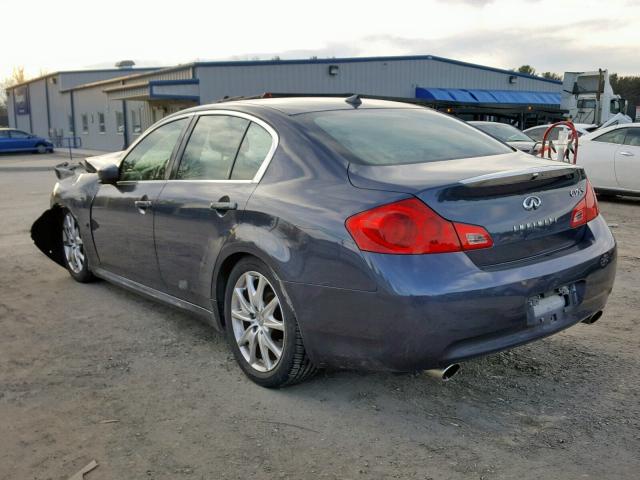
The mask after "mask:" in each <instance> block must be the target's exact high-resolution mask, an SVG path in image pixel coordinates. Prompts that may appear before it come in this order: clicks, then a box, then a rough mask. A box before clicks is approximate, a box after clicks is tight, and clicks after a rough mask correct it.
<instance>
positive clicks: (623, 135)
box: [577, 123, 640, 195]
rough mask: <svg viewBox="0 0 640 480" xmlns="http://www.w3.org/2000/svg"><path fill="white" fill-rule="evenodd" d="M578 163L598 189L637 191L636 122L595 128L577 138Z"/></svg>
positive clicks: (639, 136) (639, 131)
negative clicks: (578, 142) (578, 140)
mask: <svg viewBox="0 0 640 480" xmlns="http://www.w3.org/2000/svg"><path fill="white" fill-rule="evenodd" d="M577 163H578V165H580V166H582V167H583V168H584V169H585V171H586V172H587V175H588V177H589V180H590V181H591V183H592V184H593V186H594V187H595V189H596V190H597V191H599V192H602V193H609V194H614V195H618V194H622V195H640V123H627V124H622V125H615V126H613V127H609V128H605V129H598V130H596V131H595V132H592V133H590V134H588V135H584V136H583V137H582V138H580V144H579V145H578V159H577Z"/></svg>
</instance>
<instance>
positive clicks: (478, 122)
mask: <svg viewBox="0 0 640 480" xmlns="http://www.w3.org/2000/svg"><path fill="white" fill-rule="evenodd" d="M467 123H470V124H471V125H504V126H505V127H511V128H515V129H516V130H518V128H517V127H514V126H513V125H509V124H508V123H502V122H488V121H484V120H482V121H481V120H471V121H470V122H467Z"/></svg>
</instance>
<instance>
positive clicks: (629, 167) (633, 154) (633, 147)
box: [615, 127, 640, 191]
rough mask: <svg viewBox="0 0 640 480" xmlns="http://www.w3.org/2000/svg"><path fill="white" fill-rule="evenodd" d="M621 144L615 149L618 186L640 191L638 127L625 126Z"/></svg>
mask: <svg viewBox="0 0 640 480" xmlns="http://www.w3.org/2000/svg"><path fill="white" fill-rule="evenodd" d="M625 130H626V135H625V137H624V142H623V144H622V145H621V146H620V147H619V148H618V150H616V159H615V163H616V177H617V179H618V184H619V185H620V188H624V189H627V190H636V191H640V128H637V127H632V128H626V129H625Z"/></svg>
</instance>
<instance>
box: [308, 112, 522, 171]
mask: <svg viewBox="0 0 640 480" xmlns="http://www.w3.org/2000/svg"><path fill="white" fill-rule="evenodd" d="M301 117H306V119H307V121H309V122H310V123H312V124H313V125H314V126H317V127H320V129H321V130H322V131H323V132H324V133H326V134H328V135H329V137H331V138H332V139H333V140H335V141H336V142H337V143H338V144H339V145H340V146H341V147H343V148H344V149H345V150H346V151H348V152H349V153H351V154H352V156H353V157H354V160H355V161H356V162H358V163H364V164H369V165H399V164H406V163H424V162H436V161H440V160H452V159H458V158H469V157H483V156H487V155H500V154H504V153H511V152H512V150H511V149H510V148H509V147H507V146H505V145H503V144H501V143H500V142H498V141H496V140H495V139H493V138H491V137H489V136H487V135H484V134H483V133H481V132H479V131H477V130H476V129H474V128H472V127H470V126H469V125H467V124H466V123H465V122H463V121H461V120H457V119H455V118H453V117H449V116H448V115H444V114H441V113H438V112H435V111H433V110H428V109H426V108H425V109H422V108H407V109H402V108H398V109H395V108H394V109H391V108H383V109H361V110H356V109H353V110H335V111H331V112H317V113H310V114H305V115H301Z"/></svg>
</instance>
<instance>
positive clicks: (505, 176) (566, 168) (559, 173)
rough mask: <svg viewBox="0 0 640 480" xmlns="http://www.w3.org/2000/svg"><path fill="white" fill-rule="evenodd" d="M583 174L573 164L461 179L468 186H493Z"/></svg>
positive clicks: (580, 169) (582, 171) (508, 171)
mask: <svg viewBox="0 0 640 480" xmlns="http://www.w3.org/2000/svg"><path fill="white" fill-rule="evenodd" d="M575 174H579V175H584V170H583V169H582V167H577V166H575V165H566V164H565V165H557V166H556V165H552V166H549V167H532V168H527V169H523V170H507V171H503V172H496V173H489V174H486V175H479V176H477V177H471V178H467V179H464V180H461V181H460V183H462V184H463V185H466V186H468V187H494V186H498V185H505V184H513V183H520V182H530V181H532V180H549V179H551V178H556V177H564V176H566V175H572V176H573V175H575Z"/></svg>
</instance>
